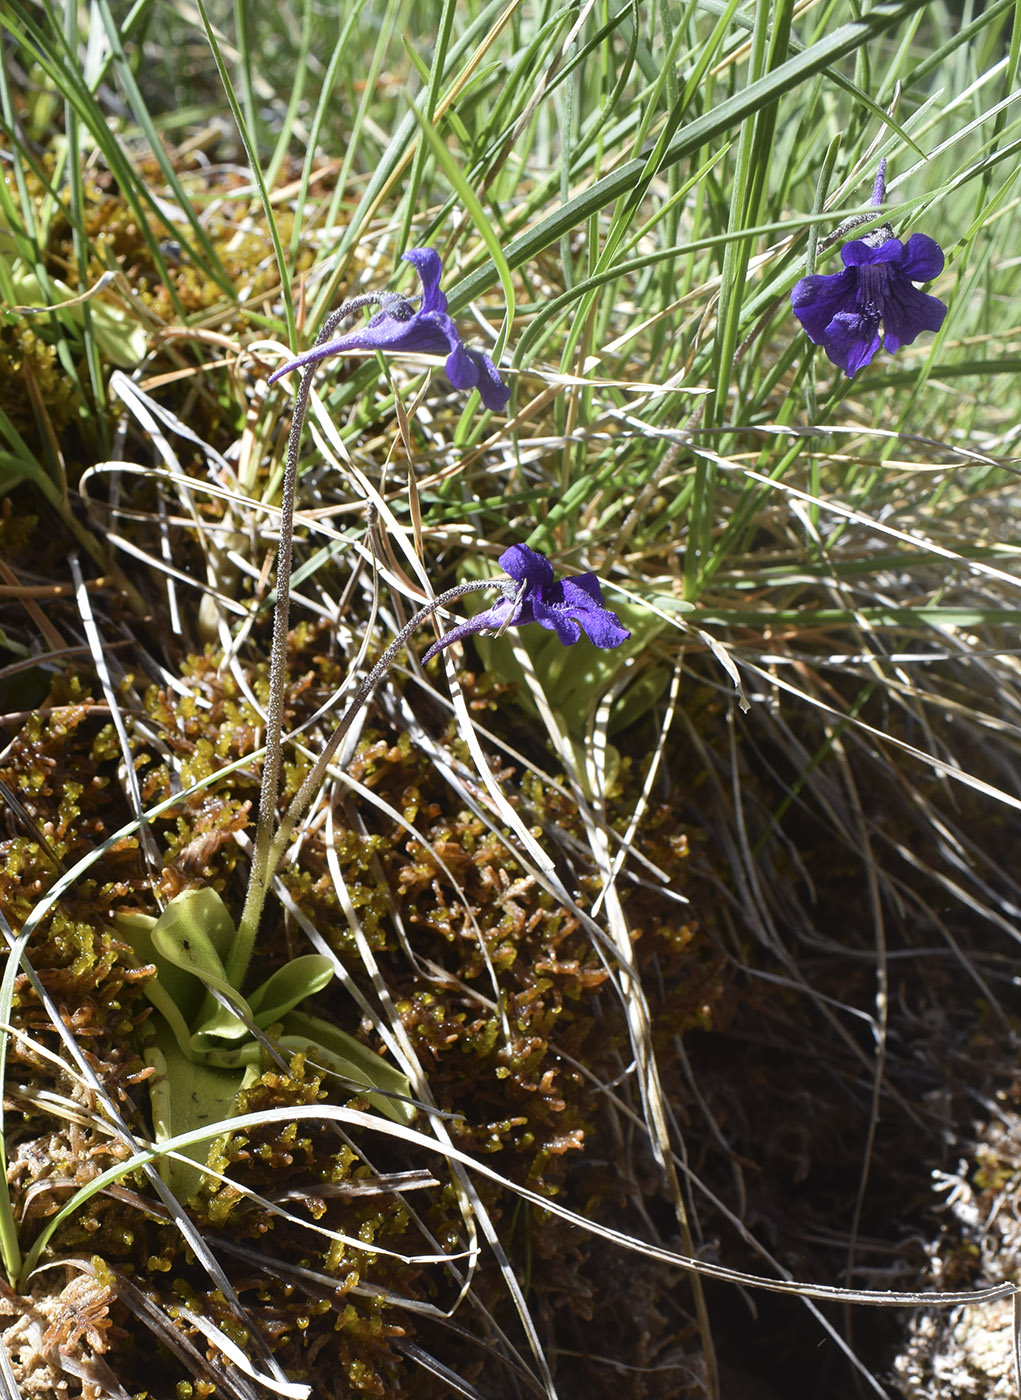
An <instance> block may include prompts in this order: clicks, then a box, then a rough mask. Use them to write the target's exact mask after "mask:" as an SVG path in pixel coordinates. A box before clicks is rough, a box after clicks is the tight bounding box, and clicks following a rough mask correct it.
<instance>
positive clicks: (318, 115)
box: [267, 0, 375, 263]
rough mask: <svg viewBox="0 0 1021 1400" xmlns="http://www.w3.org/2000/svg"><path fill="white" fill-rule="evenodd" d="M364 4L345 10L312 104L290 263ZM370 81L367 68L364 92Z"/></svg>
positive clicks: (356, 131) (347, 158)
mask: <svg viewBox="0 0 1021 1400" xmlns="http://www.w3.org/2000/svg"><path fill="white" fill-rule="evenodd" d="M367 3H368V0H356V3H355V4H353V5H351V6H350V7H349V9H348V12H347V18H346V19H345V21H344V27H343V29H342V30H341V31H340V33H339V35H338V36H337V41H336V43H335V44H334V45H333V52H332V54H331V55H330V62H329V66H328V67H327V69H326V73H325V75H324V77H323V81H322V86H321V88H320V92H319V101H318V103H317V105H316V110H315V115H314V116H313V118H312V125H311V127H310V129H309V133H308V146H307V148H306V152H305V159H304V161H303V162H302V167H301V185H300V187H299V190H298V197H297V199H296V201H295V206H294V207H295V213H294V226H293V228H292V229H291V247H290V256H291V261H292V263H293V261H294V259H295V258H296V256H297V253H298V246H299V244H300V242H301V232H302V227H303V221H304V216H305V208H306V206H307V204H308V187H309V182H310V180H311V178H312V171H313V169H314V168H315V163H316V152H317V151H318V149H319V136H320V133H321V132H322V129H323V123H324V121H325V120H326V115H327V113H328V111H329V110H330V107H331V105H332V104H333V102H334V100H335V99H334V88H335V87H336V85H337V77H338V74H339V72H340V68H341V64H343V63H346V62H347V61H348V59H349V53H348V44H349V42H350V38H351V31H352V30H353V29H354V26H355V23H356V21H357V20H358V19H360V17H361V13H362V11H363V10H364V9H365V6H366V4H367ZM374 82H375V79H374V77H373V74H372V71H371V67H370V72H369V82H368V84H367V88H366V93H368V92H370V91H371V90H372V88H373V86H374ZM362 116H363V110H362V108H359V111H358V114H357V115H356V117H355V123H354V126H353V128H352V131H351V136H350V139H349V141H348V142H347V146H346V149H345V151H344V164H343V165H342V166H341V170H340V175H339V177H338V179H337V187H336V189H335V190H334V192H333V199H334V201H338V200H339V199H341V198H342V196H343V193H344V190H345V189H346V187H347V177H348V171H349V169H350V162H351V161H352V160H353V159H354V156H355V152H356V151H357V149H358V140H359V135H360V124H361V121H360V119H361V118H362ZM289 117H290V112H288V118H289ZM281 149H284V143H283V136H281ZM274 159H275V157H274ZM267 184H269V186H270V189H272V188H273V181H270V180H267ZM335 218H336V209H335V208H333V207H331V210H330V212H329V214H328V215H327V223H329V224H332V223H333V221H334V219H335Z"/></svg>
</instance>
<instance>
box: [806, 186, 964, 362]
mask: <svg viewBox="0 0 1021 1400" xmlns="http://www.w3.org/2000/svg"><path fill="white" fill-rule="evenodd" d="M885 195H886V161H885V160H882V161H880V163H879V173H878V175H877V176H876V182H875V185H874V186H873V190H872V203H873V205H874V206H875V208H877V209H878V208H879V207H880V206H881V205H882V203H883V199H884V197H885ZM840 256H841V259H842V261H843V264H844V271H843V272H831V273H813V274H812V275H811V276H809V277H802V278H801V280H800V281H798V282H796V283H795V285H794V289H793V291H792V292H791V307H792V309H793V311H794V314H795V316H797V318H798V320H799V321H800V322H801V324H802V326H803V327H804V328H805V332H806V334H807V335H808V338H809V340H812V341H814V342H815V344H816V345H821V346H822V347H823V349H824V350H825V351H826V354H827V355H828V356H829V358H830V360H832V362H833V363H834V364H835V365H837V366H838V367H839V368H840V369H842V370H843V371H844V373H845V374H846V375H847V376H848V378H850V379H853V378H854V376H855V374H857V372H858V370H860V369H863V368H864V367H865V366H866V365H868V364H870V363H871V362H872V358H873V356H874V355H875V354H876V351H877V350H878V349H879V346H880V341H881V340H882V344H883V346H884V348H885V349H886V350H887V351H888V352H889V353H890V354H893V352H894V351H895V350H899V349H900V347H901V346H902V345H910V344H911V342H912V341H913V340H915V339H916V338H917V337H918V336H919V335H921V333H922V331H938V330H939V328H940V326H942V324H943V319H944V317H945V316H946V314H947V308H946V306H945V305H944V304H943V302H941V301H940V300H939V299H938V298H937V297H933V296H928V295H927V294H926V293H925V292H921V291H919V290H918V288H917V287H916V286H915V285H914V284H915V283H916V282H930V281H931V280H932V279H933V278H934V277H938V276H939V274H940V273H941V272H942V271H943V250H942V249H941V248H940V246H939V244H938V243H937V242H936V241H935V239H933V238H929V237H928V235H927V234H924V233H913V234H912V235H911V237H910V238H909V239H908V241H907V243H902V242H901V241H900V239H899V238H894V236H893V230H892V229H891V228H890V226H889V224H882V225H880V226H879V227H878V228H876V229H874V230H873V231H872V232H871V233H867V234H866V235H865V237H864V238H856V239H852V240H851V242H849V243H845V244H844V246H843V247H842V248H841V250H840ZM881 327H882V334H881V331H880V328H881Z"/></svg>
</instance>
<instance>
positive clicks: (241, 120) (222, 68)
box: [103, 0, 298, 345]
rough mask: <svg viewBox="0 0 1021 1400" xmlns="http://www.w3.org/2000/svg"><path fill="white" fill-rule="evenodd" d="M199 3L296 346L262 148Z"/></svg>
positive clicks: (287, 275)
mask: <svg viewBox="0 0 1021 1400" xmlns="http://www.w3.org/2000/svg"><path fill="white" fill-rule="evenodd" d="M103 3H105V0H103ZM196 5H197V7H198V12H199V16H200V17H201V19H202V27H203V28H204V29H205V31H206V41H207V42H208V44H209V49H210V52H211V53H212V55H213V62H214V63H215V64H216V71H217V72H218V73H219V75H220V82H221V84H222V85H223V92H224V96H225V97H226V99H227V102H228V105H229V106H230V110H231V115H232V116H233V118H234V123H235V125H236V126H237V129H238V135H239V136H240V137H241V141H242V144H243V145H244V148H245V152H246V154H247V156H248V164H249V167H250V169H251V172H252V179H253V180H254V181H255V187H256V189H257V190H258V191H259V202H260V204H261V205H262V212H263V214H264V216H265V219H266V228H267V230H268V232H269V236H270V239H271V241H272V243H273V253H274V256H275V257H276V263H277V271H278V273H279V274H280V288H281V297H282V300H283V305H284V315H285V316H286V318H287V338H288V341H289V343H290V344H291V345H297V343H298V327H297V322H296V320H295V316H294V306H293V303H292V301H291V277H290V272H289V270H288V265H287V259H286V258H285V256H284V245H283V243H282V242H281V239H280V229H279V227H278V225H277V220H276V211H275V210H274V208H273V201H272V200H271V199H270V197H269V190H268V189H267V187H266V181H265V179H264V177H263V173H262V166H261V164H260V162H259V151H258V147H257V145H256V142H255V135H254V132H253V131H252V130H251V129H250V127H249V125H248V123H247V121H246V120H245V117H244V113H243V112H242V111H241V107H240V104H239V103H238V100H237V97H236V96H235V95H234V88H233V84H232V83H231V78H230V73H229V72H228V71H227V64H226V61H225V59H224V56H223V52H222V50H221V48H220V45H219V42H218V40H217V37H216V31H215V30H214V28H213V26H212V24H211V23H210V21H209V14H208V12H207V10H206V4H205V0H196Z"/></svg>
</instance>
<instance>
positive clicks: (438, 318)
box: [269, 248, 510, 413]
mask: <svg viewBox="0 0 1021 1400" xmlns="http://www.w3.org/2000/svg"><path fill="white" fill-rule="evenodd" d="M404 258H405V261H406V262H409V263H411V265H412V266H413V267H414V269H415V271H416V272H417V273H418V275H419V278H420V280H421V283H422V305H421V306H420V307H419V309H418V310H417V311H416V310H415V308H414V306H413V305H412V304H411V302H410V301H409V300H408V298H407V297H404V296H401V295H400V293H398V292H385V293H384V294H383V295H382V296H381V297H379V298H378V300H379V303H380V305H381V306H382V310H381V311H379V312H377V314H376V315H375V316H373V318H372V320H371V321H369V323H368V325H366V326H364V327H362V329H361V330H357V331H350V332H349V333H348V334H347V335H342V336H340V337H339V338H338V339H337V340H331V341H328V342H327V343H326V344H325V345H318V346H315V347H314V348H313V349H311V350H306V351H305V353H304V354H303V355H298V356H296V357H295V359H293V360H288V362H287V363H286V364H285V365H281V367H280V368H279V369H278V370H276V371H275V372H274V373H273V374H271V375H270V377H269V382H270V383H271V384H272V383H274V381H275V380H277V379H279V378H280V377H281V376H282V375H284V374H288V373H289V372H290V371H291V370H293V369H306V368H307V367H308V366H309V365H316V364H318V363H319V361H320V360H325V359H328V358H329V357H330V356H331V355H346V354H348V353H349V352H350V351H352V350H381V351H383V352H384V353H385V354H388V355H401V354H404V355H407V354H420V355H446V357H447V363H446V366H445V369H446V371H447V378H448V379H449V380H450V382H451V384H453V386H454V388H455V389H478V391H479V394H480V395H481V397H482V402H483V403H484V404H485V406H486V408H488V409H492V411H493V412H494V413H499V412H501V410H502V409H504V408H505V407H506V405H507V401H508V399H509V398H510V390H509V389H508V388H507V386H506V384H505V383H504V382H503V380H502V379H501V378H500V372H499V370H498V369H497V368H496V366H495V365H494V364H493V361H492V360H491V359H490V358H489V356H488V355H486V354H484V353H483V352H482V351H481V350H469V349H468V348H467V347H466V346H465V345H464V344H463V343H462V341H461V337H460V335H459V333H458V330H457V327H456V326H455V325H454V322H453V321H452V320H451V318H450V316H449V315H448V314H447V298H446V297H445V296H444V294H443V293H442V292H441V291H440V277H441V276H442V274H443V264H442V263H441V262H440V257H439V254H438V253H437V252H436V250H435V249H434V248H412V249H410V250H409V251H408V252H407V253H405V254H404Z"/></svg>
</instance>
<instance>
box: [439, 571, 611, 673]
mask: <svg viewBox="0 0 1021 1400" xmlns="http://www.w3.org/2000/svg"><path fill="white" fill-rule="evenodd" d="M500 568H501V569H503V570H504V571H505V572H506V573H508V574H510V576H511V578H512V579H513V580H514V582H513V583H506V584H504V585H503V590H504V593H503V597H502V598H500V599H499V601H498V602H496V603H494V604H493V606H492V607H491V608H486V610H485V612H480V613H478V614H477V615H476V616H475V617H473V618H471V620H470V621H468V622H462V623H460V625H459V626H457V627H454V628H452V629H451V630H450V631H449V632H448V633H447V635H446V636H445V637H441V638H440V640H439V641H438V642H433V644H432V646H431V647H430V648H429V649H428V651H427V652H426V653H425V655H424V656H423V657H422V660H423V661H428V660H429V659H430V658H431V657H433V656H435V655H436V653H437V652H439V651H442V650H443V648H444V647H447V646H449V645H450V643H451V642H458V641H460V640H461V639H462V638H463V637H470V636H471V635H472V633H474V632H503V631H504V630H505V629H506V628H508V627H523V626H524V625H525V623H526V622H537V623H538V624H539V626H540V627H545V628H547V629H548V630H549V631H550V632H555V633H556V634H557V636H558V637H559V638H560V640H561V641H562V642H563V643H564V645H565V646H569V647H570V646H573V645H574V643H575V642H576V641H577V640H578V638H579V637H580V636H581V634H582V632H584V633H585V635H586V636H587V637H588V639H589V641H591V642H594V643H595V645H596V646H597V647H607V648H608V647H619V646H620V644H621V642H626V641H627V639H628V637H630V635H631V633H630V632H629V631H628V630H627V628H626V627H622V626H621V625H620V619H619V618H618V616H617V614H616V613H612V612H610V610H609V609H608V608H607V607H605V605H604V603H603V590H602V589H601V588H600V586H599V580H598V579H597V578H596V576H595V574H575V576H574V577H573V578H565V579H563V580H562V581H561V582H559V583H558V582H557V581H556V580H555V579H554V577H553V565H552V564H551V563H550V562H549V560H548V559H547V558H546V556H545V555H544V554H537V553H536V552H535V550H534V549H529V548H528V545H527V544H512V545H511V547H510V548H509V549H505V550H504V552H503V553H502V554H501V555H500Z"/></svg>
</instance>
